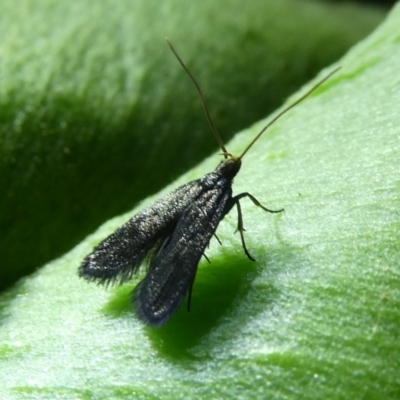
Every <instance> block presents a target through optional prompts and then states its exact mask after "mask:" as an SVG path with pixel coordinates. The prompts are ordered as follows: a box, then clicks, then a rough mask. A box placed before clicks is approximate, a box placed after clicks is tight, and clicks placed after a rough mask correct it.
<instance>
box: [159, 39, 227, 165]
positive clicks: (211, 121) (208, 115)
mask: <svg viewBox="0 0 400 400" xmlns="http://www.w3.org/2000/svg"><path fill="white" fill-rule="evenodd" d="M165 40H166V41H167V43H168V46H169V48H170V49H171V51H172V52H173V53H174V55H175V57H176V59H177V60H178V61H179V64H181V66H182V68H183V69H184V70H185V71H186V73H187V74H188V75H189V77H190V79H191V80H192V82H193V84H194V86H195V87H196V90H197V93H198V94H199V96H200V100H201V104H202V105H203V109H204V113H205V114H206V118H207V121H208V123H209V124H210V128H211V131H212V133H213V135H214V137H215V139H216V141H217V142H218V145H219V147H220V148H221V150H222V153H223V155H224V157H225V158H227V157H228V154H229V153H228V151H227V150H226V147H225V145H224V143H223V142H222V139H221V136H220V135H219V133H218V131H217V128H216V127H215V125H214V122H213V120H212V119H211V114H210V111H209V110H208V107H207V104H206V100H205V97H204V95H203V92H202V91H201V89H200V86H199V84H198V83H197V81H196V78H195V77H194V76H193V74H192V73H191V72H190V71H189V68H188V67H187V66H186V65H185V63H184V62H183V61H182V59H181V58H180V57H179V54H178V53H177V51H176V50H175V48H174V46H172V43H171V42H170V41H169V39H168V38H165Z"/></svg>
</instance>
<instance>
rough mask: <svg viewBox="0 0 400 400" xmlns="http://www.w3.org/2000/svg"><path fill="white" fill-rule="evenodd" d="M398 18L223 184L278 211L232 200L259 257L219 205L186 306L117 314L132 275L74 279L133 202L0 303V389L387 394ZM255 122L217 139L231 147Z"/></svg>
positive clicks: (392, 326) (106, 394)
mask: <svg viewBox="0 0 400 400" xmlns="http://www.w3.org/2000/svg"><path fill="white" fill-rule="evenodd" d="M399 24H400V6H399V5H398V6H397V7H395V8H394V10H393V11H392V14H391V15H390V17H389V18H388V19H387V20H386V21H385V23H383V24H382V25H381V27H380V28H379V29H378V30H377V31H376V32H375V33H373V34H372V35H371V36H370V37H368V38H367V39H366V40H364V41H363V42H362V43H360V44H359V45H357V46H356V47H354V48H353V49H352V50H351V51H350V52H349V53H348V54H347V55H346V56H345V57H344V58H343V59H342V60H340V62H339V63H338V64H340V65H341V66H342V70H341V71H340V72H339V73H338V74H337V75H335V76H334V77H333V78H332V79H331V80H330V81H328V82H327V83H326V84H324V85H323V86H322V87H321V88H320V89H318V90H317V91H316V92H314V94H313V95H312V96H310V97H309V98H308V99H307V100H305V101H304V102H303V103H302V104H301V105H299V106H298V107H296V108H295V109H294V110H292V111H291V112H290V114H287V115H286V116H285V117H284V118H282V119H281V120H280V121H279V122H278V123H276V124H275V125H274V126H273V127H272V128H271V129H270V130H269V131H267V132H266V133H265V135H264V136H263V137H262V138H261V139H260V141H259V142H258V143H257V144H256V146H255V147H254V148H252V149H251V150H250V151H249V153H247V154H246V156H245V158H244V159H243V167H242V170H241V171H240V173H239V175H238V177H237V179H236V180H235V183H234V192H235V193H239V192H241V191H250V192H251V193H252V194H254V195H255V196H256V197H257V198H258V199H259V200H260V201H262V202H263V204H265V205H266V206H267V207H270V208H279V207H284V208H285V212H284V213H282V214H280V215H269V214H266V213H264V212H263V211H262V210H260V209H258V208H256V207H254V206H253V205H252V204H251V203H250V202H248V203H247V202H245V201H244V202H243V214H244V222H245V227H246V229H247V231H246V238H247V245H248V248H249V250H250V251H251V252H252V254H253V255H254V256H255V258H256V259H257V262H256V263H251V262H250V261H249V260H248V259H247V258H246V257H245V255H244V254H243V251H242V249H241V245H240V240H239V238H238V236H237V235H236V236H235V235H234V234H233V231H234V230H235V227H236V215H235V213H234V212H232V213H231V214H229V215H228V216H227V217H226V218H225V220H224V221H222V222H221V224H220V228H219V230H218V236H219V237H220V239H221V241H222V243H223V245H222V246H220V245H219V244H218V243H216V241H212V244H211V247H210V249H209V251H208V252H207V256H208V257H209V258H210V259H211V264H208V263H207V262H201V264H200V267H199V270H198V275H197V279H196V282H195V286H194V293H193V299H192V312H190V313H187V312H186V310H185V307H182V309H181V310H180V311H179V312H178V313H177V314H176V315H175V316H174V317H173V318H172V319H171V321H170V322H169V323H168V324H167V325H166V326H165V327H163V328H160V329H151V328H147V327H144V326H143V325H141V324H140V323H139V322H138V321H137V320H136V319H135V318H134V315H133V314H132V312H131V310H130V305H129V296H130V292H131V289H132V287H133V286H134V285H135V284H136V282H132V283H130V284H127V285H125V286H123V287H119V288H109V289H108V290H106V289H105V288H104V287H98V286H96V285H93V284H87V283H86V282H84V281H82V280H79V278H78V277H77V274H76V272H77V268H78V266H79V264H80V262H81V260H82V258H83V257H84V256H85V255H86V254H87V253H88V252H89V251H90V250H91V248H92V246H94V245H95V244H97V243H98V242H99V241H100V240H102V239H103V238H105V237H106V236H107V235H108V234H110V233H111V232H112V231H113V230H114V229H115V228H116V227H118V226H119V225H120V224H122V223H123V222H124V221H125V220H127V218H129V216H130V215H132V214H133V213H135V212H137V210H134V211H133V212H132V213H129V214H127V215H124V216H121V217H118V218H115V219H113V220H111V221H109V222H107V223H106V224H104V225H103V226H102V227H101V228H100V229H99V230H98V231H97V232H96V233H94V234H93V235H92V236H90V237H88V238H87V240H85V241H84V242H83V243H82V244H80V245H79V246H77V247H76V248H75V249H73V250H72V251H71V252H70V253H68V254H67V255H65V256H64V257H62V258H60V259H58V260H56V261H54V262H53V263H50V264H48V265H47V266H45V267H44V268H42V269H41V270H39V271H38V272H37V273H36V274H34V275H33V276H31V277H29V278H26V279H25V280H24V281H22V282H20V283H19V284H18V285H17V286H15V287H14V288H13V289H12V290H10V291H9V292H7V293H6V294H5V295H3V296H2V297H1V298H0V301H1V307H2V319H1V321H2V322H1V323H2V327H1V329H0V343H1V347H0V388H1V389H0V390H2V392H0V394H1V397H2V398H7V399H21V398H30V399H32V398H35V399H44V398H49V397H50V398H68V399H71V398H82V399H86V398H87V399H89V398H95V399H124V398H126V399H131V398H141V399H155V398H162V399H177V398H196V399H203V398H204V399H210V398H235V399H236V398H243V399H264V398H276V399H281V398H282V399H300V398H301V399H313V400H314V399H333V398H334V399H352V398H361V399H377V398H384V399H398V398H399V397H400V380H399V370H400V341H399V321H400V290H399V287H400V285H399V283H400V267H399V260H400V245H399V241H400V223H399V209H400V178H399V176H400V175H399V159H400V145H399V138H400V113H399V110H398V105H399V104H400V79H399V72H398V70H399V68H398V66H399V64H400V62H399V61H400V48H399V47H400V40H399V39H400V33H399V29H398V27H399ZM332 68H333V66H332V67H330V68H329V69H327V70H326V71H324V72H323V73H321V74H320V75H319V76H318V77H317V78H316V80H319V79H321V77H322V76H324V75H325V74H326V73H327V71H328V70H331V69H332ZM306 89H307V88H304V90H306ZM298 96H300V93H297V94H296V95H294V96H293V97H292V99H291V100H292V101H293V100H294V99H296V98H298ZM265 123H266V120H265V121H262V122H260V123H258V124H257V125H255V126H253V127H251V128H250V129H248V130H246V131H244V132H242V133H240V134H238V135H236V136H235V138H234V139H233V140H232V141H231V142H230V143H228V144H227V148H228V150H229V151H230V152H232V153H236V154H237V153H240V152H241V151H242V150H243V149H244V148H245V146H246V145H247V144H248V143H249V142H250V140H251V139H252V138H253V137H254V135H255V134H256V133H257V132H258V131H259V130H260V129H261V127H262V126H264V125H265ZM217 163H218V156H217V155H214V156H213V157H211V158H209V159H207V160H205V162H204V163H202V164H201V165H199V166H198V167H197V168H195V169H193V170H191V171H190V172H188V173H187V174H186V175H185V176H183V177H181V178H180V179H179V180H178V181H177V182H175V183H174V184H173V185H172V186H177V185H180V184H182V183H183V182H186V181H187V180H188V179H194V178H198V177H200V176H202V175H203V174H204V173H206V172H208V171H210V170H212V169H213V168H214V167H215V165H216V164H217ZM172 186H171V187H168V188H166V189H165V191H168V190H170V189H171V188H172ZM153 200H154V198H152V199H147V200H146V201H145V202H144V203H142V204H141V207H144V206H145V205H147V204H150V202H151V201H153Z"/></svg>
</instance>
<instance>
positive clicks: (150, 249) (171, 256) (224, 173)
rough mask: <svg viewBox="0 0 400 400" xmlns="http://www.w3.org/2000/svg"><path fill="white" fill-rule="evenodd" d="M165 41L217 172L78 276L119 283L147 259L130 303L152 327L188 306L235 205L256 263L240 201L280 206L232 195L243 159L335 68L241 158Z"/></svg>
mask: <svg viewBox="0 0 400 400" xmlns="http://www.w3.org/2000/svg"><path fill="white" fill-rule="evenodd" d="M167 43H168V45H169V47H170V49H171V51H172V52H173V54H174V55H175V57H176V58H177V60H178V62H179V63H180V64H181V66H182V67H183V69H184V70H185V71H186V73H187V74H188V76H189V77H190V79H191V81H192V82H193V84H194V85H195V87H196V89H197V92H198V94H199V96H200V99H201V103H202V106H203V109H204V112H205V114H206V118H207V120H208V122H209V125H210V127H211V131H212V132H213V135H214V137H215V139H216V141H217V143H218V145H219V147H220V149H221V150H222V155H223V156H224V160H223V161H221V163H220V164H219V165H218V166H217V168H216V169H215V171H213V172H210V173H209V174H206V175H205V176H204V177H203V178H200V179H197V180H194V181H191V182H189V183H186V184H185V185H183V186H181V187H179V188H177V189H175V190H174V191H172V192H171V193H169V194H167V195H165V196H164V197H162V198H160V199H159V200H157V201H156V202H154V204H152V205H151V206H149V207H147V208H145V209H144V210H143V211H141V212H139V213H138V214H137V215H135V216H134V217H133V218H132V219H130V220H129V221H128V222H127V223H125V224H124V225H122V226H121V227H120V228H118V229H117V230H116V231H115V232H114V233H113V234H111V235H110V236H109V237H108V238H106V239H105V240H104V241H102V242H101V243H100V244H99V245H98V246H96V247H95V248H94V249H93V251H92V252H91V253H90V254H89V255H88V256H86V257H85V259H84V260H83V262H82V264H81V266H80V267H79V276H80V277H82V278H85V279H87V280H88V281H96V282H98V283H101V284H106V285H108V284H122V283H124V282H126V281H128V280H130V279H131V278H132V276H133V275H134V274H136V273H137V272H138V270H139V267H140V266H141V264H142V263H143V262H144V261H145V259H146V258H148V259H149V262H148V269H147V273H146V274H145V277H144V278H143V280H142V281H141V282H140V283H139V284H138V285H137V286H136V288H135V289H134V290H133V295H132V301H133V304H134V309H135V312H136V315H137V317H138V318H139V320H141V321H142V322H144V323H145V324H147V325H150V326H161V325H163V324H165V323H166V322H167V321H168V320H169V319H170V317H171V316H172V315H173V314H174V313H175V311H176V310H177V309H178V308H179V306H180V305H181V303H182V301H183V299H184V297H185V296H186V294H188V308H189V307H190V299H191V293H192V287H193V283H194V280H195V276H196V271H197V267H198V264H199V261H200V259H201V257H202V256H205V253H204V252H205V248H206V247H207V245H208V244H209V242H210V240H211V238H212V236H213V235H215V232H216V230H217V227H218V224H219V222H220V221H221V220H222V219H223V218H224V216H225V215H227V214H228V213H229V212H230V211H231V210H232V208H234V207H236V209H237V213H238V225H237V231H238V232H239V234H240V238H241V242H242V247H243V250H244V253H245V254H246V256H247V257H248V258H249V259H250V260H252V261H255V260H254V258H253V257H252V256H251V255H250V253H249V251H248V250H247V247H246V243H245V239H244V234H243V232H244V230H245V229H244V227H243V216H242V210H241V206H240V200H241V199H243V198H244V197H248V198H249V199H250V200H251V201H252V202H253V203H254V204H255V205H256V206H258V207H260V208H261V209H262V210H264V211H266V212H269V213H280V212H282V211H283V209H279V210H270V209H268V208H266V207H264V206H263V205H262V204H261V203H260V202H259V201H258V200H257V199H256V198H255V197H254V196H253V195H251V194H250V193H248V192H244V193H240V194H238V195H236V196H233V194H232V183H233V179H234V177H235V176H236V175H237V173H238V172H239V170H240V167H241V163H242V158H243V157H244V155H245V154H246V153H247V152H248V151H249V149H250V148H251V147H252V146H253V145H254V143H255V142H256V141H257V140H258V139H259V138H260V136H261V135H262V134H263V133H264V132H265V131H266V130H267V129H268V128H269V127H270V126H271V125H272V124H273V123H274V122H275V121H276V120H277V119H279V118H280V117H281V116H282V115H283V114H285V113H286V112H288V111H289V110H290V109H291V108H293V107H294V106H295V105H297V104H298V103H299V102H301V101H302V100H303V99H304V98H306V97H307V96H308V95H309V94H310V93H311V92H312V91H314V90H315V89H316V88H317V87H318V86H320V85H321V84H322V83H323V82H325V81H326V80H327V79H328V78H329V77H330V76H332V74H334V73H335V72H336V71H337V69H336V70H335V71H333V72H331V73H330V74H329V75H328V76H326V77H325V78H324V79H322V80H321V81H320V82H319V83H317V84H316V85H315V86H314V87H313V88H312V89H311V90H309V91H308V92H307V93H306V94H305V95H303V96H302V97H300V98H299V99H298V100H297V101H295V102H294V103H292V104H291V105H289V106H288V107H287V108H285V109H284V110H283V111H281V112H280V113H278V114H277V115H276V116H275V117H274V118H273V119H272V120H271V121H270V122H269V123H268V124H267V125H266V126H265V127H264V128H263V129H262V130H261V131H260V132H259V133H258V134H257V135H256V136H255V138H254V139H253V140H252V141H251V142H250V144H249V145H248V146H247V147H246V149H245V150H244V151H243V153H242V154H241V155H240V156H234V155H232V154H231V153H229V152H228V150H227V149H226V147H225V146H224V144H223V142H222V140H221V138H220V136H219V134H218V132H217V130H216V128H215V126H214V123H213V121H212V119H211V116H210V112H209V109H208V107H207V105H206V102H205V98H204V95H203V93H202V91H201V89H200V87H199V85H198V83H197V81H196V79H195V78H194V76H193V75H192V73H191V72H190V71H189V69H188V68H187V66H186V65H185V64H184V62H183V61H182V59H181V58H180V56H179V55H178V53H177V52H176V50H175V49H174V47H173V46H172V44H171V42H170V41H169V40H168V39H167ZM217 239H218V238H217ZM205 257H206V256H205Z"/></svg>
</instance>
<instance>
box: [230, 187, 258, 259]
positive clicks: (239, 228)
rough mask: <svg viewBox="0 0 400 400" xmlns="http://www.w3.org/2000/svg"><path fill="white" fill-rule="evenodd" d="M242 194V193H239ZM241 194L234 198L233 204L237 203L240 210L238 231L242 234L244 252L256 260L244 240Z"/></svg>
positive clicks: (238, 210)
mask: <svg viewBox="0 0 400 400" xmlns="http://www.w3.org/2000/svg"><path fill="white" fill-rule="evenodd" d="M239 196H240V195H239ZM239 196H235V197H234V198H233V199H232V200H233V201H234V203H233V204H236V208H237V212H238V226H237V229H236V232H238V231H239V234H240V239H241V241H242V247H243V250H244V253H245V254H246V256H247V257H248V259H249V260H251V261H256V260H255V259H254V258H253V257H252V256H251V254H250V253H249V251H248V250H247V247H246V242H245V241H244V235H243V232H244V231H245V229H244V226H243V215H242V208H241V207H240V201H239V198H240V197H239Z"/></svg>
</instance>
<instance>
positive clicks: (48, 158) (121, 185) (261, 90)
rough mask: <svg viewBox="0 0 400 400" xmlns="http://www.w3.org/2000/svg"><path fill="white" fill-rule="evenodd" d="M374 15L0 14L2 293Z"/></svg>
mask: <svg viewBox="0 0 400 400" xmlns="http://www.w3.org/2000/svg"><path fill="white" fill-rule="evenodd" d="M384 14H385V10H382V9H378V8H369V7H363V6H360V5H354V4H347V3H343V2H341V3H340V4H335V3H333V2H323V1H299V0H269V1H264V0H256V1H252V2H245V3H244V2H242V1H239V0H227V1H224V2H223V3H217V2H215V1H212V0H203V1H201V2H188V1H183V0H166V1H163V2H161V3H160V2H159V1H155V0H135V1H121V2H115V1H111V0H105V1H101V2H93V1H89V0H61V1H60V0H59V1H54V0H42V1H41V2H39V3H38V2H37V1H34V0H21V1H19V2H18V6H16V3H15V1H10V0H1V1H0V18H1V20H0V21H1V23H0V35H1V38H2V40H1V42H0V110H1V112H0V153H1V157H0V188H1V193H2V194H1V197H0V232H1V236H0V253H1V254H2V258H1V264H0V288H5V287H7V286H9V285H10V284H11V283H13V282H14V281H15V280H16V279H18V278H19V277H21V276H24V275H26V274H27V273H29V272H31V271H32V270H34V269H35V268H37V267H39V266H40V265H41V264H43V263H44V262H46V261H49V260H50V259H52V258H54V257H56V256H59V255H60V254H62V253H63V252H65V251H67V250H68V249H70V248H71V246H73V245H74V244H76V243H78V242H79V241H80V240H81V239H83V238H84V237H85V236H86V235H87V234H89V233H90V232H92V231H93V230H94V229H95V228H96V227H97V226H98V225H99V224H101V223H102V222H103V221H105V220H107V219H108V218H110V217H111V216H114V215H117V214H119V213H121V212H124V211H126V210H128V209H131V208H132V207H133V206H134V205H135V203H136V202H137V201H139V200H140V199H142V198H144V197H146V196H148V195H149V194H152V193H154V192H155V191H157V190H158V189H159V188H161V187H163V186H164V185H165V184H167V183H169V182H171V181H172V180H173V179H174V178H175V177H176V176H178V175H179V174H181V173H182V172H183V171H185V170H186V169H187V168H189V167H190V166H192V165H194V164H196V163H198V162H199V161H200V160H202V159H203V158H204V156H205V155H207V154H209V153H210V152H211V151H214V150H215V149H216V147H217V146H216V143H214V139H213V138H212V136H211V134H210V132H209V128H208V126H207V122H206V120H205V118H204V115H203V113H202V110H201V106H200V103H199V100H198V96H197V94H196V92H195V90H194V89H193V87H192V86H191V84H190V83H189V82H188V79H187V77H186V76H185V74H184V73H183V71H182V70H181V68H180V66H179V65H178V63H177V62H176V60H175V59H174V58H173V56H172V54H171V53H170V51H169V49H168V48H167V46H166V44H165V41H164V37H165V36H168V37H169V38H170V39H171V40H172V42H173V43H174V44H175V46H176V48H177V49H178V51H179V53H180V54H181V56H182V58H183V59H184V60H185V61H186V62H187V64H188V66H189V67H190V69H191V70H192V71H193V73H194V74H195V76H196V77H197V79H198V80H199V82H200V84H201V87H202V88H203V90H204V93H205V94H206V97H207V101H208V103H209V106H210V109H211V112H212V116H213V118H214V120H215V124H216V126H217V127H218V129H219V131H220V132H221V134H222V136H223V138H224V140H225V141H226V140H227V139H228V138H229V137H230V136H231V135H232V134H233V133H234V132H236V131H238V130H240V129H242V128H244V127H246V126H248V125H249V124H251V123H252V122H255V121H257V120H258V119H260V118H261V117H263V116H265V115H267V114H268V113H269V112H271V111H272V110H273V109H275V108H276V107H277V106H279V105H280V104H281V103H282V101H283V100H284V99H285V98H286V97H287V96H288V95H289V94H290V93H292V92H293V91H294V90H295V89H296V88H297V87H299V86H300V85H301V84H302V83H303V82H305V81H307V80H309V79H310V78H311V77H313V76H314V75H315V74H316V73H317V72H318V71H319V70H320V69H321V68H322V67H324V66H326V65H328V64H330V63H331V62H333V61H334V60H336V59H337V58H338V57H340V55H342V54H343V53H344V52H345V51H346V50H347V49H348V48H349V47H351V46H352V45H353V44H355V43H356V42H358V41H359V40H360V39H362V38H363V37H364V36H366V35H367V34H368V33H369V32H370V31H371V30H373V29H374V28H375V26H377V24H379V22H380V21H381V20H382V18H383V16H384Z"/></svg>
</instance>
